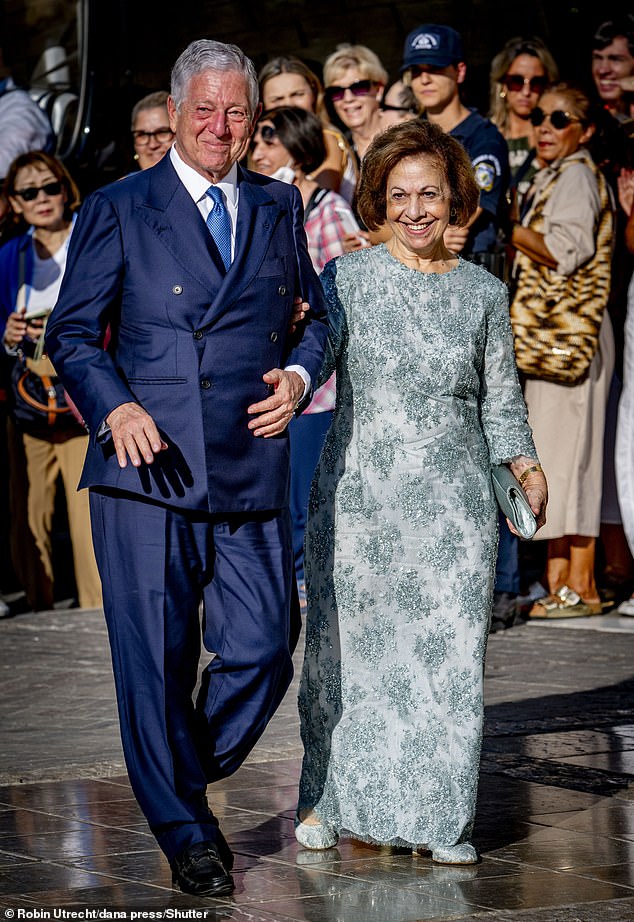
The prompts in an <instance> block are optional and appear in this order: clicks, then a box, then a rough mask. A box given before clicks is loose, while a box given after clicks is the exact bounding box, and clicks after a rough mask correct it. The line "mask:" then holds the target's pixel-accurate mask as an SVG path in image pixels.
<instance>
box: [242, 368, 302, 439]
mask: <svg viewBox="0 0 634 922" xmlns="http://www.w3.org/2000/svg"><path fill="white" fill-rule="evenodd" d="M262 380H263V381H265V382H266V383H267V384H270V385H271V387H272V388H273V393H272V394H271V396H270V397H267V398H266V400H262V401H260V403H252V404H251V406H250V407H248V408H247V413H249V414H251V415H253V416H255V415H256V414H257V419H252V420H251V422H250V423H249V429H250V430H251V432H252V433H253V435H255V436H260V437H264V438H265V439H270V438H271V436H274V435H279V434H280V432H284V430H285V429H286V427H287V426H288V424H289V423H290V421H291V419H292V418H293V415H294V413H295V410H296V409H297V406H298V404H299V402H300V401H301V399H302V397H303V396H304V388H305V385H304V381H303V380H302V377H301V375H298V374H297V372H296V371H283V369H281V368H273V369H272V370H271V371H267V373H266V374H265V375H263V376H262Z"/></svg>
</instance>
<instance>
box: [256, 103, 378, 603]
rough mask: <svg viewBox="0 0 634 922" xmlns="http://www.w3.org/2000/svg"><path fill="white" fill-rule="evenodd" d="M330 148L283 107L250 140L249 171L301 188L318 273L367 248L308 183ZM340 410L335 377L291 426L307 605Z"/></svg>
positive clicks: (354, 227)
mask: <svg viewBox="0 0 634 922" xmlns="http://www.w3.org/2000/svg"><path fill="white" fill-rule="evenodd" d="M325 156H326V149H325V146H324V140H323V131H322V126H321V122H320V121H319V119H318V118H317V116H316V115H314V114H313V113H312V112H307V111H306V110H304V109H300V108H297V107H294V106H280V107H279V108H277V109H270V110H268V111H266V112H264V113H263V114H262V116H261V117H260V121H259V122H258V126H257V128H256V130H255V134H254V135H253V139H252V141H251V151H250V157H249V166H250V167H251V169H254V170H256V171H257V172H258V173H264V174H265V175H266V176H272V177H273V178H275V179H281V180H282V181H283V182H289V183H292V184H293V185H296V186H297V188H298V189H299V192H300V194H301V196H302V200H303V202H304V227H305V230H306V237H307V240H308V252H309V253H310V257H311V259H312V261H313V265H314V267H315V270H316V271H317V272H321V270H322V269H323V268H324V266H325V265H326V263H327V262H328V260H330V259H334V257H335V256H341V255H342V254H343V253H346V252H351V251H352V250H358V249H359V248H360V247H362V246H367V245H368V241H367V239H366V235H365V234H364V232H362V231H360V229H359V225H358V223H357V220H356V218H355V216H354V214H353V212H352V210H351V208H350V206H349V205H348V203H347V202H346V200H345V199H344V198H342V196H340V195H338V194H337V193H336V192H333V191H331V190H329V189H323V188H322V187H321V186H319V185H318V183H317V182H316V181H315V180H314V179H312V178H309V176H310V175H311V173H313V171H314V170H316V168H317V167H318V166H319V164H320V163H322V162H323V160H324V159H325ZM334 408H335V376H334V375H333V376H332V377H331V378H330V379H329V380H328V381H326V383H325V384H324V385H323V386H322V387H320V388H318V390H317V391H316V392H315V396H314V397H313V399H312V401H311V403H310V406H309V407H308V408H307V409H306V410H304V412H303V413H302V415H301V416H299V417H297V418H296V419H294V420H293V421H292V422H291V424H290V426H289V436H290V446H291V514H292V517H293V542H294V551H295V573H296V576H297V583H298V587H299V593H300V600H301V601H302V604H303V603H304V599H305V595H304V526H305V524H306V509H307V505H308V494H309V492H310V484H311V481H312V478H313V472H314V470H315V465H316V464H317V460H318V459H319V453H320V451H321V446H322V444H323V441H324V438H325V436H326V432H327V431H328V429H329V427H330V423H331V421H332V414H333V410H334Z"/></svg>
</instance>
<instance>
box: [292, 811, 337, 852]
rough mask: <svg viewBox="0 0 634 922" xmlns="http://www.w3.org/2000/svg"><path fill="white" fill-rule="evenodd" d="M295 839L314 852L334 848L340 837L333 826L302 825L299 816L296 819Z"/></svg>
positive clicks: (322, 824)
mask: <svg viewBox="0 0 634 922" xmlns="http://www.w3.org/2000/svg"><path fill="white" fill-rule="evenodd" d="M295 838H296V839H297V841H298V842H299V844H300V845H301V846H302V847H303V848H310V849H311V850H313V851H318V850H320V849H325V848H334V847H335V845H336V844H337V842H338V841H339V836H338V835H337V833H336V832H335V830H334V829H333V828H332V826H327V825H325V824H324V823H302V821H301V820H300V818H299V816H296V817H295Z"/></svg>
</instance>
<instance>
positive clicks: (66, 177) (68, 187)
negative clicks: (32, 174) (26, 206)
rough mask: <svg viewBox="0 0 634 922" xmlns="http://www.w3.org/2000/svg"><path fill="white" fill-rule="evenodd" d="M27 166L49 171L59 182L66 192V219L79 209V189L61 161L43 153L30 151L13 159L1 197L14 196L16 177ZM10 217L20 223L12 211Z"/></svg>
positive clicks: (20, 219)
mask: <svg viewBox="0 0 634 922" xmlns="http://www.w3.org/2000/svg"><path fill="white" fill-rule="evenodd" d="M28 166H33V167H35V169H36V170H38V169H39V170H50V171H51V173H52V174H53V176H54V177H55V179H57V180H58V181H59V182H61V184H62V188H63V189H64V191H65V192H66V204H65V206H64V213H65V215H66V217H67V218H70V217H71V215H72V214H73V212H74V211H76V210H77V209H78V208H79V204H80V202H81V198H80V195H79V189H78V188H77V184H76V183H75V180H74V179H73V177H72V176H71V175H70V173H69V172H68V170H67V169H66V167H65V166H64V164H63V163H62V161H61V160H58V159H57V157H53V156H52V154H46V153H44V151H41V150H30V151H27V153H26V154H20V155H19V156H18V157H16V158H15V160H14V161H13V163H12V164H11V166H10V167H9V169H8V170H7V175H6V177H5V180H4V185H3V187H2V192H3V195H4V196H5V197H6V198H8V197H9V196H10V195H15V179H16V176H17V175H18V173H19V172H20V170H23V169H25V168H26V167H28ZM11 216H12V220H13V221H14V222H15V223H16V224H20V223H22V220H23V219H22V215H17V214H15V212H14V211H12V212H11Z"/></svg>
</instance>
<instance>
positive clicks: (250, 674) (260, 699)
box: [90, 490, 297, 859]
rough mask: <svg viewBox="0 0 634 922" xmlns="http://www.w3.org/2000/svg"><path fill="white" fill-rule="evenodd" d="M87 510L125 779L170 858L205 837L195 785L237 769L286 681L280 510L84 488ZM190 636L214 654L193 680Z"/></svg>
mask: <svg viewBox="0 0 634 922" xmlns="http://www.w3.org/2000/svg"><path fill="white" fill-rule="evenodd" d="M90 504H91V519H92V530H93V540H94V546H95V554H96V557H97V563H98V566H99V571H100V574H101V579H102V583H103V598H104V611H105V616H106V622H107V626H108V635H109V639H110V647H111V652H112V662H113V670H114V677H115V686H116V691H117V702H118V706H119V720H120V725H121V738H122V743H123V750H124V754H125V758H126V764H127V768H128V774H129V776H130V782H131V784H132V789H133V791H134V793H135V796H136V798H137V800H138V801H139V804H140V806H141V809H142V810H143V812H144V814H145V816H146V818H147V820H148V823H149V825H150V828H151V830H152V832H153V833H154V835H155V836H156V838H157V840H158V843H159V845H160V846H161V848H162V849H163V851H164V852H165V854H166V856H167V857H168V859H171V858H173V857H174V856H175V855H177V854H178V853H179V852H181V851H182V850H183V849H184V848H187V847H188V846H190V845H193V844H195V843H197V842H202V841H207V840H211V841H217V837H218V835H219V833H218V826H217V821H216V820H215V817H213V815H212V814H211V813H210V812H209V810H208V807H207V802H206V797H205V792H206V788H207V784H208V783H209V782H211V781H214V780H217V779H219V778H223V777H225V776H227V775H230V774H231V773H232V772H234V771H235V770H236V769H237V768H239V766H240V765H241V764H242V762H243V761H244V759H245V757H246V756H247V754H248V753H249V751H250V750H251V749H252V747H253V746H254V745H255V743H256V742H257V740H258V738H259V736H260V735H261V733H262V732H263V730H264V728H265V727H266V724H267V722H268V720H269V719H270V717H271V716H272V715H273V713H274V711H275V709H276V708H277V706H278V705H279V703H280V701H281V700H282V698H283V696H284V693H285V692H286V690H287V688H288V686H289V684H290V681H291V678H292V675H293V666H292V659H291V650H290V648H289V610H290V601H291V593H292V584H293V583H294V580H293V551H292V536H291V524H290V515H289V513H288V510H280V511H274V512H267V513H251V514H248V515H242V514H240V515H234V516H230V517H226V516H225V517H221V516H212V515H209V514H204V513H194V512H188V511H182V510H177V509H173V508H170V507H166V506H161V505H158V504H154V503H150V502H146V501H144V500H143V499H142V498H135V497H133V496H129V495H125V494H114V493H112V494H105V493H101V492H96V491H94V490H91V495H90ZM201 602H202V611H203V619H202V630H201V620H200V610H201ZM201 635H202V642H203V644H204V646H205V648H206V649H207V650H208V651H209V652H213V653H214V654H215V655H214V657H213V658H212V660H211V662H210V663H209V665H208V666H207V667H206V668H205V669H204V671H203V674H202V678H200V680H199V655H200V650H201ZM293 635H294V636H293V637H292V638H291V641H290V643H291V644H292V642H293V641H294V640H296V639H297V637H296V635H297V629H296V628H295V630H294V631H293ZM197 686H198V689H199V690H198V693H197V694H196V695H195V689H196V687H197ZM194 697H195V701H194Z"/></svg>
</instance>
